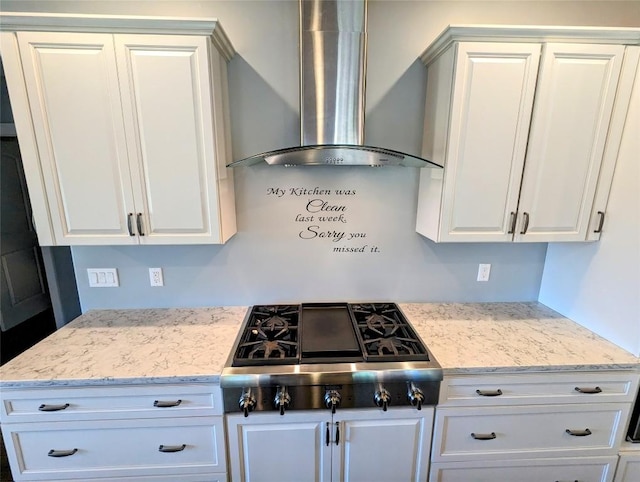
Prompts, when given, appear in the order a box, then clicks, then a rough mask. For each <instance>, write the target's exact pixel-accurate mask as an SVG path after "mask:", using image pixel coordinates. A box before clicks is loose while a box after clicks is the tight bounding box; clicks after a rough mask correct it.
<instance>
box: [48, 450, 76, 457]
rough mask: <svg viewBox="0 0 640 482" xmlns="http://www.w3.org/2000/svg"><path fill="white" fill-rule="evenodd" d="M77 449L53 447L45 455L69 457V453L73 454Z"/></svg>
mask: <svg viewBox="0 0 640 482" xmlns="http://www.w3.org/2000/svg"><path fill="white" fill-rule="evenodd" d="M77 451H78V449H71V450H55V449H51V450H49V452H48V453H47V455H48V456H49V457H69V456H70V455H73V454H75V453H76V452H77Z"/></svg>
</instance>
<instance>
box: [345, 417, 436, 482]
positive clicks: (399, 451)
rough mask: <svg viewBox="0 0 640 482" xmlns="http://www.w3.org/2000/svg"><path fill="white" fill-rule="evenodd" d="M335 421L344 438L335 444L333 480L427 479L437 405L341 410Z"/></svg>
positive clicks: (348, 481)
mask: <svg viewBox="0 0 640 482" xmlns="http://www.w3.org/2000/svg"><path fill="white" fill-rule="evenodd" d="M335 420H336V421H337V422H338V423H339V427H340V439H339V441H338V444H336V446H334V457H333V471H334V472H333V480H336V481H337V480H340V481H344V482H382V481H389V480H393V481H394V482H403V481H404V482H418V481H420V482H422V481H424V480H426V479H427V472H428V470H429V451H430V449H431V425H432V420H433V407H423V408H422V410H421V411H417V410H416V409H415V408H390V409H389V410H388V411H387V412H383V411H382V410H350V411H348V412H345V411H342V412H340V411H338V413H337V414H336V416H335ZM334 443H335V442H334Z"/></svg>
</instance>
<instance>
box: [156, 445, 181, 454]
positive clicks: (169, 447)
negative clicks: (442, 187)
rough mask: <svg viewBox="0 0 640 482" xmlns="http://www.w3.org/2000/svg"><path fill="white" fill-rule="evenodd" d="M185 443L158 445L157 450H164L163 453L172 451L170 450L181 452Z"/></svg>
mask: <svg viewBox="0 0 640 482" xmlns="http://www.w3.org/2000/svg"><path fill="white" fill-rule="evenodd" d="M186 446H187V445H186V444H182V445H160V447H158V451H160V452H164V453H167V454H168V453H172V452H182V451H183V450H184V449H185V447H186Z"/></svg>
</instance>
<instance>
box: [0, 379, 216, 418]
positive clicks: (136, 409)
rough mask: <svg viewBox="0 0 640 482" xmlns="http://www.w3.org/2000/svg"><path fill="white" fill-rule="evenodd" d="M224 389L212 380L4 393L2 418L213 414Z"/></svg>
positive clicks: (25, 390) (148, 416) (152, 416)
mask: <svg viewBox="0 0 640 482" xmlns="http://www.w3.org/2000/svg"><path fill="white" fill-rule="evenodd" d="M221 414H222V402H221V398H220V387H219V386H217V385H208V384H185V385H159V384H158V385H139V386H137V385H136V386H130V385H128V386H104V387H89V388H86V387H82V388H57V387H56V388H44V389H20V390H9V389H5V390H3V391H2V413H1V414H0V415H1V417H2V422H4V423H13V422H28V421H63V420H64V421H66V420H69V421H70V420H97V419H113V418H118V419H122V418H155V417H180V416H211V415H221Z"/></svg>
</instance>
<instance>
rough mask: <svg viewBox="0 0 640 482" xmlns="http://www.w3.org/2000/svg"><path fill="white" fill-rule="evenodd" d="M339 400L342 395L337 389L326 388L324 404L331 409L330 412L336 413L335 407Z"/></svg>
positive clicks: (337, 405)
mask: <svg viewBox="0 0 640 482" xmlns="http://www.w3.org/2000/svg"><path fill="white" fill-rule="evenodd" d="M341 400H342V396H340V392H338V390H327V393H325V394H324V404H325V406H326V407H327V408H330V409H331V413H332V414H333V413H336V408H338V407H339V406H340V401H341Z"/></svg>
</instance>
